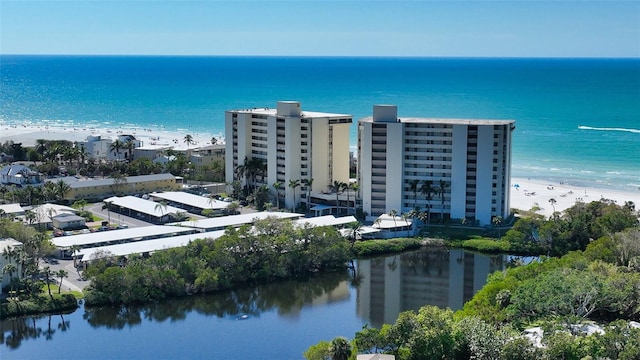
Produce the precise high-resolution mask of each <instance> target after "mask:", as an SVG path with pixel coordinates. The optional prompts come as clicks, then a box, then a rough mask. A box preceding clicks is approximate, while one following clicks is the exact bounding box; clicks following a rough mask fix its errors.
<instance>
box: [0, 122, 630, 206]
mask: <svg viewBox="0 0 640 360" xmlns="http://www.w3.org/2000/svg"><path fill="white" fill-rule="evenodd" d="M124 134H130V135H134V136H135V137H136V138H137V139H139V140H142V141H143V143H144V145H145V146H149V145H154V146H173V147H174V149H186V148H187V144H185V143H184V137H185V135H186V133H181V132H170V131H161V130H151V129H141V128H136V129H118V130H113V129H97V128H63V127H52V126H32V125H2V126H1V127H0V142H5V141H8V140H11V141H14V142H20V143H22V145H23V146H34V145H35V143H36V140H37V139H50V140H69V141H84V140H86V138H87V136H91V135H101V136H103V137H107V138H115V137H116V136H118V135H124ZM190 135H191V136H192V137H193V139H194V141H195V142H196V143H195V144H191V145H189V147H190V148H191V149H193V148H197V147H201V146H206V145H210V144H211V138H212V137H213V136H216V135H214V134H202V133H193V134H190ZM219 135H220V134H218V135H217V136H219ZM223 141H224V140H223V139H220V138H218V143H222V142H223ZM510 192H511V208H513V209H519V210H531V208H533V207H534V206H537V207H539V208H540V210H538V211H537V212H538V213H539V214H542V215H544V216H545V217H549V216H551V215H552V214H553V211H554V209H555V211H563V210H565V209H567V208H569V207H571V206H573V205H574V204H575V203H576V202H577V201H582V202H591V201H595V200H600V199H601V198H605V199H610V200H613V201H615V202H616V203H617V204H619V205H623V204H624V203H625V202H626V201H633V202H634V203H635V204H636V205H639V206H640V189H630V190H629V191H627V192H623V191H617V190H611V189H605V188H588V187H577V186H571V185H566V184H559V183H557V182H555V183H554V182H544V181H542V180H535V181H533V180H528V179H524V178H512V179H511V188H510ZM552 198H553V199H555V201H556V202H555V203H554V204H553V205H552V204H551V203H550V202H549V200H550V199H552Z"/></svg>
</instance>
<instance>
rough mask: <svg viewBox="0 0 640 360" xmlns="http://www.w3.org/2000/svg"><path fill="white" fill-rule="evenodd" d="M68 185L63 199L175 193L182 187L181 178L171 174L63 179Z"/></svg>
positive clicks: (99, 198)
mask: <svg viewBox="0 0 640 360" xmlns="http://www.w3.org/2000/svg"><path fill="white" fill-rule="evenodd" d="M62 180H64V182H66V183H67V184H68V185H69V191H68V192H67V193H66V194H65V196H64V199H65V200H67V201H69V202H73V201H76V200H81V199H84V200H102V199H105V198H108V197H111V196H124V195H137V194H146V193H151V192H159V191H176V190H179V189H180V188H181V187H182V178H179V177H175V176H173V175H171V174H168V173H167V174H153V175H141V176H128V177H124V178H119V179H118V178H105V179H98V180H95V179H94V180H85V179H78V178H75V177H66V178H63V179H62Z"/></svg>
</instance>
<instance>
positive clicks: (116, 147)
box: [109, 139, 125, 160]
mask: <svg viewBox="0 0 640 360" xmlns="http://www.w3.org/2000/svg"><path fill="white" fill-rule="evenodd" d="M124 148H125V145H124V143H123V142H122V141H121V140H120V139H116V140H114V141H113V142H112V143H111V145H109V152H113V153H114V154H116V160H119V159H120V150H121V149H124Z"/></svg>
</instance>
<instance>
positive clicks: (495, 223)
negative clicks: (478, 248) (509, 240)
mask: <svg viewBox="0 0 640 360" xmlns="http://www.w3.org/2000/svg"><path fill="white" fill-rule="evenodd" d="M491 223H492V224H493V226H495V227H496V229H497V230H498V239H502V237H501V236H500V226H502V216H494V217H493V219H491Z"/></svg>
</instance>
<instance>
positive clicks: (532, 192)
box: [509, 177, 640, 218]
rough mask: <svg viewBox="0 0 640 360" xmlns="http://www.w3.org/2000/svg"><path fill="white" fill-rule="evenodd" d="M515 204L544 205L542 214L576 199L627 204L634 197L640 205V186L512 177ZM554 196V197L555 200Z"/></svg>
mask: <svg viewBox="0 0 640 360" xmlns="http://www.w3.org/2000/svg"><path fill="white" fill-rule="evenodd" d="M509 193H510V196H511V208H512V209H518V210H523V211H529V210H531V208H533V207H534V206H537V207H539V208H540V210H538V211H536V212H537V213H538V214H541V215H544V216H545V217H547V218H548V217H550V216H551V215H553V212H554V208H555V211H558V212H562V211H564V210H566V209H568V208H570V207H572V206H573V205H575V204H576V202H584V203H590V202H592V201H598V200H600V199H609V200H612V201H613V202H614V203H616V204H617V205H624V204H625V202H627V201H631V202H633V203H634V204H635V205H636V206H638V205H640V189H638V190H637V191H635V192H633V191H631V190H630V191H621V190H617V189H610V188H596V187H588V186H575V185H570V184H566V183H564V182H560V183H558V182H557V181H555V182H554V181H544V180H542V179H535V180H531V179H525V178H515V177H514V178H511V189H510V192H509ZM550 199H554V200H555V203H554V204H552V203H551V201H550Z"/></svg>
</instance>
